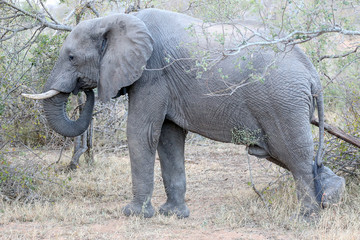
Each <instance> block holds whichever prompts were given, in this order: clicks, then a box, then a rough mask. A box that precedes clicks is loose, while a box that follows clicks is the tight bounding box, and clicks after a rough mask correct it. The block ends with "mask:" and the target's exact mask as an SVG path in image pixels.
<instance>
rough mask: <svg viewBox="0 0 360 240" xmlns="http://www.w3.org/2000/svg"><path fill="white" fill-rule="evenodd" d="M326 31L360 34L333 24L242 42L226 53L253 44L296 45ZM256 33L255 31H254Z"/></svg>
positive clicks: (234, 52)
mask: <svg viewBox="0 0 360 240" xmlns="http://www.w3.org/2000/svg"><path fill="white" fill-rule="evenodd" d="M326 33H339V34H342V35H348V36H358V35H360V31H351V30H347V29H343V28H341V27H339V26H333V27H330V28H323V29H321V30H318V31H293V32H292V33H290V34H288V35H287V36H285V37H282V38H278V39H273V40H268V41H263V42H250V43H247V42H245V43H242V44H241V45H239V46H238V47H236V48H233V49H227V51H228V53H226V54H225V55H236V54H238V53H240V51H241V50H242V49H244V48H248V47H252V46H269V45H274V44H279V43H282V44H284V45H285V46H287V45H296V44H300V43H304V42H308V41H310V40H311V39H313V38H316V37H319V36H321V35H323V34H326ZM254 34H255V33H254Z"/></svg>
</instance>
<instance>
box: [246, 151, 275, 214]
mask: <svg viewBox="0 0 360 240" xmlns="http://www.w3.org/2000/svg"><path fill="white" fill-rule="evenodd" d="M246 156H247V162H248V167H249V173H250V182H251V187H252V189H253V190H254V191H255V193H256V194H257V195H258V196H259V197H260V199H261V200H262V201H263V203H264V205H265V207H266V209H267V210H268V213H270V207H269V204H267V202H266V200H265V198H264V196H263V195H262V194H261V193H260V192H259V191H258V190H257V189H256V187H255V184H254V182H253V177H252V171H251V164H250V156H249V154H246Z"/></svg>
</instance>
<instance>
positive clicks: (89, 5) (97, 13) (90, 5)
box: [86, 2, 100, 17]
mask: <svg viewBox="0 0 360 240" xmlns="http://www.w3.org/2000/svg"><path fill="white" fill-rule="evenodd" d="M86 6H87V7H88V8H89V9H90V10H91V11H92V12H93V13H94V14H95V15H96V17H100V13H99V12H98V10H96V8H95V6H94V4H93V2H88V3H87V5H86Z"/></svg>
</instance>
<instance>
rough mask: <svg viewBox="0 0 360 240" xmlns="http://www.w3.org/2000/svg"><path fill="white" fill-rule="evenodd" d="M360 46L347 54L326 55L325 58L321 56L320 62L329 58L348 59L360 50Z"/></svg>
mask: <svg viewBox="0 0 360 240" xmlns="http://www.w3.org/2000/svg"><path fill="white" fill-rule="evenodd" d="M359 47H360V46H357V47H356V48H355V49H354V50H352V51H348V52H346V53H343V54H339V55H324V56H321V57H320V59H319V62H320V61H322V60H324V59H327V58H331V59H333V58H343V57H347V56H349V55H350V54H353V53H356V52H357V50H358V49H359Z"/></svg>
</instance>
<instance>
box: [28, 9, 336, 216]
mask: <svg viewBox="0 0 360 240" xmlns="http://www.w3.org/2000/svg"><path fill="white" fill-rule="evenodd" d="M251 24H252V23H251ZM204 26H205V24H204V23H203V22H201V21H200V20H198V19H195V18H192V17H189V16H186V15H183V14H178V13H173V12H168V11H162V10H156V9H147V10H142V11H140V12H138V13H136V14H133V15H125V14H117V15H112V16H108V17H104V18H98V19H93V20H88V21H83V22H81V23H80V24H79V25H78V26H76V27H75V28H74V29H73V31H72V32H71V33H70V34H69V36H68V37H67V39H66V40H65V42H64V44H63V46H62V48H61V50H60V56H59V59H58V60H57V63H56V65H55V66H54V69H53V71H52V73H51V75H50V77H49V79H48V81H47V82H46V84H45V87H44V90H45V93H43V94H40V95H38V96H32V97H33V98H36V97H37V98H42V99H45V100H44V110H45V114H46V117H47V120H48V123H49V125H50V126H51V127H52V128H53V129H54V130H55V131H56V132H58V133H60V134H61V135H64V136H68V137H74V136H77V135H80V134H81V133H83V132H84V131H85V130H86V129H87V127H88V125H89V122H90V120H91V118H92V110H93V105H94V101H95V99H94V93H93V91H92V89H94V88H97V91H98V97H99V99H100V100H102V101H104V102H106V101H108V100H110V99H111V98H115V97H118V96H119V95H121V94H124V93H128V96H129V111H128V121H127V139H128V146H129V152H130V160H131V174H132V184H133V185H132V193H133V200H132V201H131V202H130V203H129V204H128V205H127V206H125V207H124V208H123V212H124V214H125V215H127V216H129V215H142V216H144V217H152V216H153V215H154V208H153V206H152V204H151V197H152V192H153V186H154V161H155V153H156V151H158V154H159V157H160V163H161V171H162V177H163V181H164V185H165V191H166V195H167V201H166V203H165V204H163V205H162V206H161V207H160V210H159V211H160V213H162V214H165V215H168V214H176V215H177V216H178V217H187V216H189V209H188V207H187V205H186V203H185V201H184V196H185V191H186V180H185V168H184V143H185V137H186V134H187V131H191V132H195V133H198V134H200V135H202V136H205V137H207V138H210V139H213V140H217V141H221V142H235V143H238V144H245V145H247V147H248V152H249V154H252V155H255V156H257V157H261V158H267V159H268V160H270V161H272V162H274V163H276V164H278V165H280V166H282V167H284V168H287V169H289V170H290V171H291V173H292V174H293V176H294V178H295V180H296V183H297V194H298V198H299V201H301V206H302V211H303V213H304V214H308V213H311V212H313V211H317V210H318V209H319V204H318V203H317V202H316V194H317V193H318V192H320V193H321V191H320V190H317V189H316V187H315V184H314V173H315V176H316V175H317V174H320V175H321V171H319V169H321V166H322V165H321V157H320V154H319V153H318V159H317V164H313V162H314V161H313V157H314V156H313V155H314V144H313V138H312V133H311V128H310V120H311V118H312V116H313V112H314V110H315V108H316V107H315V106H317V109H318V113H319V120H320V136H322V135H323V115H324V113H323V100H322V91H321V85H320V82H319V77H318V75H317V73H316V71H315V69H314V67H313V65H312V63H311V62H310V61H309V59H308V58H307V57H306V56H305V55H304V53H303V52H302V51H301V50H300V49H299V48H298V47H296V46H290V47H284V48H283V49H282V50H281V51H280V50H279V49H281V46H279V48H277V49H275V47H259V46H255V45H254V46H253V47H250V48H244V49H241V50H239V48H236V45H232V44H234V43H239V41H241V39H240V40H239V39H237V37H236V36H235V34H234V33H235V32H236V33H239V32H241V31H243V32H244V34H242V36H243V37H244V39H243V40H245V38H247V36H250V35H251V34H252V33H254V32H252V31H248V29H250V27H251V26H250V25H247V23H246V22H242V23H241V24H239V25H236V26H232V29H233V30H231V29H230V28H229V27H225V28H224V27H219V26H210V25H209V26H208V27H206V26H205V27H204ZM249 26H250V27H249ZM234 29H235V30H234ZM258 29H260V28H258ZM219 31H220V32H221V31H222V32H225V33H226V36H227V37H226V38H224V39H222V38H221V37H219V34H218V32H219ZM259 31H260V30H259ZM249 33H250V35H249ZM255 35H256V34H255ZM257 39H258V40H259V39H261V38H260V37H256V36H255V37H249V39H248V40H249V42H251V41H256V40H257ZM261 40H262V41H263V39H261ZM215 52H217V53H219V52H220V53H222V54H216V53H215ZM199 56H200V57H199ZM80 90H82V91H84V92H85V93H86V96H87V101H86V104H85V107H84V110H83V112H82V114H81V116H80V117H79V118H78V119H77V120H76V121H72V120H69V118H68V117H67V115H66V113H65V104H66V102H67V98H68V96H69V94H70V93H75V94H76V93H77V92H78V91H80ZM234 139H235V140H234ZM322 142H323V141H320V148H321V146H322ZM313 168H314V169H315V170H314V171H313ZM327 173H329V172H327ZM331 173H332V172H331ZM332 174H333V173H332ZM333 175H334V174H333ZM335 176H336V175H335ZM318 179H321V177H320V178H318ZM332 179H335V178H332ZM336 179H337V178H336ZM336 181H337V182H340V183H342V184H338V185H339V186H340V185H341V186H340V187H339V189H335V190H332V191H331V193H333V192H334V193H336V194H338V195H341V192H342V188H343V179H342V178H339V179H337V180H336ZM328 185H331V183H330V184H329V183H327V186H328ZM336 186H337V185H336ZM322 191H323V192H326V189H323V190H322ZM333 199H336V198H335V197H334V198H333Z"/></svg>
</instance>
